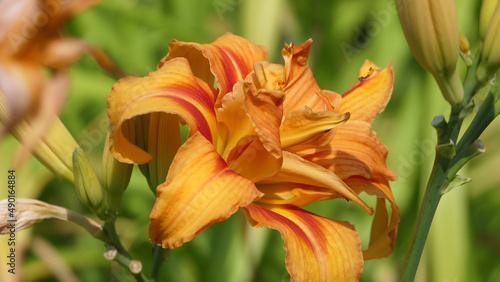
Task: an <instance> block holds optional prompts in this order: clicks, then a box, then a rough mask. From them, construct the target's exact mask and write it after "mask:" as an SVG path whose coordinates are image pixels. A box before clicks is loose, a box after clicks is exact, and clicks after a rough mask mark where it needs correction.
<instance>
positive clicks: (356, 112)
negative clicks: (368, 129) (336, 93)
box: [339, 60, 394, 123]
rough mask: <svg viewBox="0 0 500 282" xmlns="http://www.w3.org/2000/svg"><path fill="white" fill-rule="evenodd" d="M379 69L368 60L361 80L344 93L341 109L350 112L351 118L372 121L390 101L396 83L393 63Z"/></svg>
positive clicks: (362, 69) (361, 73) (361, 71)
mask: <svg viewBox="0 0 500 282" xmlns="http://www.w3.org/2000/svg"><path fill="white" fill-rule="evenodd" d="M379 69H380V68H379V67H378V66H377V65H375V64H374V63H372V62H370V61H368V60H366V61H365V63H364V64H363V66H362V67H361V69H360V71H359V82H358V83H357V84H356V85H354V86H353V87H352V88H351V89H349V90H348V91H347V92H345V93H344V94H342V104H341V105H340V110H339V111H340V112H350V113H351V120H363V121H366V122H369V123H371V122H372V121H373V120H374V119H375V115H376V114H377V113H380V112H382V111H383V110H384V109H385V106H386V105H387V103H388V102H389V98H390V97H391V94H392V87H393V83H394V71H393V70H392V64H389V65H388V66H387V67H386V68H384V69H383V70H381V71H379Z"/></svg>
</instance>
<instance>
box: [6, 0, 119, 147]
mask: <svg viewBox="0 0 500 282" xmlns="http://www.w3.org/2000/svg"><path fill="white" fill-rule="evenodd" d="M99 1H100V0H90V1H78V0H65V1H61V0H19V1H3V2H2V3H0V93H2V95H4V97H5V100H4V102H5V104H6V105H5V108H6V109H7V116H8V119H6V120H1V122H2V123H3V124H4V126H3V127H2V128H1V129H0V137H2V136H3V135H4V134H5V133H6V132H7V131H9V130H11V129H12V128H13V127H14V126H15V125H17V124H18V123H19V122H20V121H21V120H23V119H24V120H27V121H29V124H30V127H31V128H32V131H33V132H31V134H30V135H31V137H32V138H30V139H29V140H23V141H22V142H23V144H24V145H25V147H26V151H29V150H30V149H31V148H32V147H33V146H34V145H35V143H36V141H38V139H39V138H38V137H40V136H41V135H42V134H43V132H44V131H45V130H46V129H47V127H48V126H49V125H50V124H51V122H52V120H53V118H54V114H57V113H58V112H59V109H60V107H61V105H62V103H63V101H64V100H65V97H66V93H67V91H68V90H69V74H68V72H67V70H68V69H69V67H70V66H71V65H72V64H73V63H74V62H76V60H78V59H79V58H80V57H81V56H82V55H83V54H84V53H89V54H90V55H92V56H93V57H94V59H95V60H96V61H97V62H98V63H99V64H100V65H101V66H102V67H103V68H104V69H106V70H108V71H110V72H112V73H115V74H118V73H119V71H118V70H117V69H116V68H115V66H114V65H113V63H112V62H111V60H110V59H109V58H108V56H107V55H106V54H105V53H104V52H103V51H101V50H99V49H97V48H95V47H93V46H90V45H89V44H87V43H86V42H83V41H82V40H79V39H75V38H70V37H64V36H62V32H61V28H62V26H63V24H64V23H65V22H66V21H67V20H68V19H69V18H70V17H72V16H74V15H75V14H78V13H80V12H82V11H83V10H85V9H88V8H89V7H91V6H93V5H94V4H96V3H97V2H99ZM25 155H26V154H25Z"/></svg>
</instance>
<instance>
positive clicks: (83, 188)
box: [73, 148, 104, 219]
mask: <svg viewBox="0 0 500 282" xmlns="http://www.w3.org/2000/svg"><path fill="white" fill-rule="evenodd" d="M73 172H74V176H75V188H76V193H77V194H78V198H80V201H81V202H82V203H83V204H84V205H85V206H86V207H88V208H89V209H90V210H92V212H93V213H94V214H96V215H97V216H98V217H99V218H101V219H104V212H103V208H102V206H101V203H102V200H103V194H104V193H103V189H102V187H101V183H100V182H99V179H98V178H97V175H96V173H95V171H94V169H93V168H92V166H91V165H90V162H89V160H88V159H87V156H86V155H85V152H84V151H83V150H82V149H81V148H76V149H75V151H74V152H73Z"/></svg>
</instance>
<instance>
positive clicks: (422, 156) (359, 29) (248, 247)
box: [0, 0, 500, 282]
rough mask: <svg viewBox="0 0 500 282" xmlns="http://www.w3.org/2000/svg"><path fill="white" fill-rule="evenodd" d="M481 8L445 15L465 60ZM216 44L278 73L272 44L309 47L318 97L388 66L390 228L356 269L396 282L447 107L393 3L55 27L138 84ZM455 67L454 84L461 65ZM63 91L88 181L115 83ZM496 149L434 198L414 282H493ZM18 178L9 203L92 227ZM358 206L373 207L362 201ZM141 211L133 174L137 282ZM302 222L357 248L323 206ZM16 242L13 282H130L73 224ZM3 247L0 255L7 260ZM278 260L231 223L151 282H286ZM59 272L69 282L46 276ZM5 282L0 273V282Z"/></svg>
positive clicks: (131, 227)
mask: <svg viewBox="0 0 500 282" xmlns="http://www.w3.org/2000/svg"><path fill="white" fill-rule="evenodd" d="M480 3H481V2H480V1H459V2H457V3H456V4H457V13H458V21H459V26H460V30H461V31H462V32H463V33H464V34H465V35H466V36H467V38H468V39H469V41H470V44H471V51H472V52H473V53H474V52H475V51H476V50H477V45H478V39H477V32H476V30H477V22H478V14H479V8H480ZM228 31H229V32H233V33H235V34H237V35H241V36H243V37H246V38H248V39H250V40H252V41H253V42H256V43H258V44H262V45H264V46H266V47H267V49H268V52H269V60H270V61H272V62H276V63H281V62H282V61H281V57H280V51H281V48H282V44H283V42H285V41H286V42H294V43H295V44H299V43H301V42H303V41H305V40H307V39H308V38H312V39H313V40H314V42H313V46H312V50H311V56H310V59H309V65H310V66H311V68H312V70H313V72H314V75H315V77H316V79H317V81H318V84H319V85H320V87H321V88H323V89H329V90H333V91H336V92H338V93H342V92H344V91H346V90H347V89H349V88H350V87H351V86H352V85H354V84H355V83H356V81H357V74H358V69H359V67H360V66H361V65H362V63H363V61H364V60H365V59H370V60H372V61H374V62H375V63H376V64H378V65H379V66H381V67H384V66H386V65H387V64H389V63H391V62H392V64H393V66H394V72H395V84H394V92H393V96H392V99H391V101H390V102H389V104H388V106H387V108H386V110H385V112H383V113H382V114H380V115H379V116H378V117H377V119H376V120H375V123H374V125H373V126H374V129H375V130H376V132H377V133H378V136H379V138H380V139H381V140H382V141H383V142H384V143H385V144H386V145H387V147H388V148H389V152H390V153H389V156H388V165H389V167H390V168H391V169H392V170H393V171H394V172H395V173H396V174H397V175H398V176H399V180H398V181H396V182H394V183H392V186H391V187H392V190H393V193H394V195H395V198H396V200H397V203H398V205H399V207H400V216H401V223H400V227H399V233H398V237H397V241H396V245H395V248H394V252H393V253H392V254H391V255H390V256H389V257H387V258H384V259H380V260H373V261H367V262H366V263H365V267H364V272H363V274H362V276H361V281H397V280H398V278H399V273H400V270H401V267H402V263H403V259H404V255H405V252H406V249H407V246H408V243H409V239H410V235H411V232H412V228H413V224H414V221H415V218H416V213H417V211H418V207H419V199H420V198H421V196H422V194H423V189H424V188H425V183H426V182H427V178H428V174H429V171H430V169H431V166H432V162H433V156H434V152H433V147H434V144H435V142H436V140H435V139H436V138H435V132H434V130H433V128H432V127H431V126H430V121H431V120H432V118H433V117H434V116H435V115H439V114H444V115H445V116H447V115H448V114H449V106H448V105H447V104H446V102H445V101H444V99H443V98H442V97H441V95H440V94H439V90H438V88H437V86H436V84H435V82H434V81H433V80H432V77H431V76H430V75H429V74H427V73H425V72H424V71H423V70H422V69H421V68H420V66H419V65H418V64H417V63H416V61H415V60H414V59H413V58H412V56H411V54H410V51H409V48H408V46H407V45H406V42H405V39H404V36H403V33H402V31H401V28H400V26H399V19H398V17H397V13H396V8H395V5H394V3H393V1H392V0H372V1H367V0H338V1H325V0H318V1H299V0H294V1H292V0H290V1H286V0H271V1H264V0H214V1H204V0H189V1H186V0H172V1H153V0H104V1H103V2H102V3H100V4H98V5H97V6H95V7H94V8H92V9H90V10H88V11H86V12H84V13H82V14H80V15H77V16H76V17H75V18H73V19H72V20H71V21H70V22H68V24H67V25H66V26H65V32H66V33H67V34H68V35H71V36H74V37H79V38H82V39H84V40H86V41H87V42H90V43H92V44H93V45H95V46H97V47H100V48H102V49H103V50H104V51H106V52H107V53H108V54H109V55H110V56H111V57H112V58H113V60H114V61H115V62H116V63H117V64H118V66H119V67H120V68H121V69H122V70H123V71H124V72H126V73H129V74H132V75H136V76H144V75H147V74H148V72H150V71H153V70H155V69H156V64H157V63H158V61H159V60H160V59H161V58H162V57H163V56H165V55H166V53H167V51H168V43H169V42H170V40H171V39H174V38H176V39H179V40H181V41H196V42H201V43H209V42H212V41H213V40H215V39H216V38H217V37H219V36H220V35H222V34H223V33H225V32H228ZM459 68H460V71H461V74H462V77H463V75H464V74H465V67H464V64H463V62H461V61H460V62H459ZM71 79H72V86H71V91H70V93H69V96H68V100H67V103H66V106H65V107H64V109H63V112H62V114H61V119H62V121H63V122H64V123H65V124H66V126H67V127H68V129H69V130H70V132H71V133H72V134H73V136H75V138H76V139H77V140H78V141H79V142H80V144H81V146H82V147H84V149H85V150H87V152H88V154H89V157H90V158H91V161H92V162H93V165H94V167H95V169H96V171H100V162H101V161H100V159H101V154H102V148H103V140H104V137H105V131H104V130H105V129H106V125H105V120H106V96H107V94H108V93H109V91H110V89H111V86H112V85H113V84H114V83H115V82H116V79H115V78H113V77H111V76H110V75H109V74H107V73H106V72H104V71H102V70H101V69H100V68H99V66H98V65H97V63H96V62H95V61H94V60H93V59H92V58H90V57H89V56H85V57H83V58H82V59H81V60H79V61H78V63H77V64H76V65H75V66H74V67H72V68H71ZM103 124H104V126H103ZM499 137H500V121H498V120H497V121H495V122H493V123H492V124H491V125H490V127H489V128H488V130H486V132H485V133H484V134H483V136H482V138H481V139H482V141H483V142H484V144H485V146H486V148H487V153H485V154H484V155H482V156H479V157H478V158H476V159H474V160H473V161H472V162H471V163H470V164H469V165H468V166H466V167H465V168H464V169H463V171H462V172H461V174H462V175H464V176H467V177H472V179H473V181H472V182H471V183H469V184H467V185H465V186H463V187H459V188H457V189H455V190H452V191H451V192H450V193H449V194H446V196H445V197H444V198H443V200H442V202H441V205H440V207H439V208H438V211H437V214H436V217H435V221H434V222H433V227H432V230H431V233H430V237H429V240H428V243H427V246H426V250H425V253H424V256H423V260H422V261H421V265H420V268H419V272H418V275H417V281H443V282H444V281H453V282H454V281H500V212H498V211H499V210H500V188H499V187H500V173H498V172H497V170H498V165H499V164H500V142H498V141H499V140H500V139H499ZM17 146H18V143H17V141H15V140H14V139H13V138H7V139H5V140H4V141H3V142H2V144H1V148H0V149H1V155H2V160H1V163H2V169H1V171H0V176H1V179H7V178H6V175H7V172H6V171H7V168H8V167H10V165H11V163H12V156H13V151H15V148H17ZM17 173H18V176H17V183H18V184H17V186H18V188H17V189H18V193H19V195H18V196H19V197H28V198H39V199H41V200H43V201H46V202H48V203H51V204H55V205H60V206H64V207H67V208H70V209H72V210H75V211H77V212H80V213H83V214H86V215H89V216H91V215H90V211H89V210H87V209H86V208H85V207H83V206H82V205H81V204H80V202H79V200H78V198H77V196H76V193H75V191H74V188H73V187H72V186H71V185H70V184H69V183H67V182H65V181H63V180H61V179H58V178H56V177H54V176H53V175H52V174H51V173H50V172H48V171H47V170H46V169H45V168H43V167H42V166H41V165H40V164H39V163H38V162H37V161H36V160H35V159H31V160H30V161H29V162H28V163H27V165H26V166H25V167H24V168H23V169H22V170H18V172H17ZM1 193H4V191H2V192H1ZM0 195H2V198H4V197H5V195H3V194H0ZM364 198H365V199H367V201H368V202H369V203H373V199H370V198H369V197H364ZM153 203H154V197H153V194H152V193H151V192H150V190H149V189H148V187H147V183H146V180H145V179H144V178H143V177H142V175H141V174H140V173H139V170H138V169H135V171H134V175H133V177H132V181H131V184H130V186H129V188H128V190H127V191H126V192H125V195H124V200H123V203H122V211H121V214H120V218H119V219H118V222H117V229H118V232H119V233H120V235H121V237H122V240H123V243H124V245H125V246H126V247H128V248H129V250H130V251H131V253H132V255H133V256H134V257H136V258H138V259H140V260H142V261H143V264H144V269H145V270H146V273H148V271H149V268H150V266H149V262H150V261H151V248H152V245H151V244H150V243H149V241H148V238H147V230H148V224H149V220H148V217H149V213H150V210H151V207H152V205H153ZM307 209H309V210H312V211H314V212H317V213H318V214H320V215H323V216H327V217H331V218H335V219H341V220H348V221H350V222H351V223H353V224H354V225H355V226H356V228H357V230H358V232H359V233H360V237H361V240H362V244H363V246H365V247H366V246H367V244H368V241H369V231H370V226H371V220H372V218H371V217H370V216H368V215H367V214H366V213H364V212H363V210H362V209H359V208H358V207H357V206H356V205H354V204H352V203H346V202H345V201H341V200H331V201H324V202H320V203H316V204H314V205H311V206H308V207H307ZM19 238H20V240H22V242H24V245H25V249H26V253H25V256H24V258H23V262H22V267H21V268H20V270H21V271H22V273H23V277H24V279H23V280H24V281H58V279H63V280H65V281H71V280H67V279H71V277H73V278H74V279H76V281H77V280H80V281H132V280H133V277H132V276H130V275H129V274H128V273H127V271H125V270H124V269H122V268H121V267H120V266H118V265H117V264H116V263H114V262H109V261H107V260H105V259H104V257H103V252H104V251H105V247H104V245H103V244H102V243H101V242H100V241H97V240H95V239H93V238H92V237H91V236H90V235H89V234H87V233H85V232H84V230H83V229H81V228H79V227H77V226H76V225H73V224H71V223H67V222H61V221H57V220H45V221H43V222H41V223H38V224H36V225H35V226H34V227H32V228H31V229H30V230H26V231H22V232H20V233H19ZM0 240H3V238H0ZM1 243H2V244H1V246H0V248H5V245H6V244H4V242H3V241H2V242H1ZM57 257H60V258H62V260H61V263H56V266H55V267H53V269H52V268H51V267H48V264H47V261H57V259H56V258H57ZM284 257H285V251H284V250H283V240H282V239H281V237H280V234H279V233H278V232H277V231H274V230H268V229H267V228H263V229H255V228H251V227H250V225H248V224H247V223H246V222H245V220H244V218H243V216H242V214H240V213H236V214H235V215H233V216H232V217H231V218H230V219H229V220H227V221H224V222H221V223H216V224H214V225H213V226H211V227H209V228H208V229H207V230H205V231H204V232H202V233H201V234H200V235H199V236H197V237H196V238H195V239H194V240H192V241H191V242H189V243H186V244H185V245H183V246H182V247H180V248H178V249H174V250H172V251H171V253H170V256H169V259H168V261H167V262H166V264H165V265H164V267H163V269H162V277H163V281H179V282H184V281H279V280H281V279H284V280H285V281H288V280H289V278H290V277H289V275H288V273H287V272H286V269H285V260H284ZM2 261H3V258H2ZM1 267H4V266H3V263H2V266H1ZM65 269H67V270H69V274H61V273H57V274H55V273H56V272H61V271H62V270H65ZM5 273H6V271H4V270H3V269H2V273H1V275H5ZM57 275H66V276H57ZM0 277H2V276H0ZM4 277H5V276H4ZM58 277H59V278H58ZM61 277H64V278H61ZM6 278H8V277H6Z"/></svg>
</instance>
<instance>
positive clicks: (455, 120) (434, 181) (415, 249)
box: [401, 58, 489, 282]
mask: <svg viewBox="0 0 500 282" xmlns="http://www.w3.org/2000/svg"><path fill="white" fill-rule="evenodd" d="M478 62H479V60H478V58H476V61H475V64H474V65H473V66H472V67H471V68H469V70H468V72H467V75H466V78H465V81H464V100H463V102H462V103H460V104H458V105H454V106H452V108H451V113H450V118H449V122H448V123H447V124H446V123H445V122H444V121H443V120H441V119H442V118H439V119H435V121H434V122H435V124H433V126H434V127H436V129H437V130H438V146H439V145H445V144H448V143H450V146H453V145H454V144H457V140H458V136H459V133H460V128H461V127H462V122H463V119H464V118H465V117H466V115H467V114H468V112H466V111H467V107H468V106H469V103H470V101H471V99H472V97H473V96H474V94H475V93H476V92H477V90H478V89H479V88H480V87H481V84H480V83H479V82H478V81H477V79H476V77H475V69H476V67H477V63H478ZM464 109H465V110H464ZM488 123H489V122H488ZM445 126H446V130H444V127H445ZM484 128H485V127H484ZM484 128H482V129H481V132H482V130H484ZM469 129H470V127H469ZM475 135H477V134H470V136H469V135H467V134H466V135H465V136H464V137H465V138H464V137H462V140H460V142H459V144H460V145H462V143H465V144H467V145H468V144H472V142H474V141H475V139H473V140H468V139H469V138H472V137H473V136H475ZM476 138H477V137H476ZM464 139H465V140H464ZM460 145H459V146H458V150H456V154H457V155H460V156H462V155H463V153H461V150H460V149H463V148H465V147H467V146H465V147H461V146H460ZM445 146H446V145H445ZM436 149H437V150H436V158H435V161H434V166H433V168H432V172H431V176H430V177H429V181H428V182H427V188H426V190H425V194H424V198H423V199H422V203H421V206H420V210H419V212H418V215H417V221H416V222H415V227H414V228H413V234H412V237H411V239H410V246H409V248H408V251H407V253H406V258H405V262H404V265H403V270H402V275H401V281H404V282H406V281H413V280H414V279H415V274H416V272H417V269H418V264H419V262H420V258H421V256H422V251H423V250H424V246H425V241H426V240H427V235H428V233H429V230H430V227H431V223H432V220H433V218H434V214H435V213H436V209H437V207H438V205H439V201H440V199H441V196H442V191H443V189H445V188H446V187H447V186H448V185H449V184H450V183H451V181H452V180H453V179H454V177H455V174H456V172H458V169H460V167H458V166H453V164H456V160H455V158H453V156H452V155H449V154H443V153H442V152H440V151H439V150H438V147H436ZM451 149H453V147H452V148H451ZM452 158H453V162H452ZM463 164H465V163H463ZM463 164H462V163H461V165H463ZM450 167H452V172H453V173H452V175H451V173H450Z"/></svg>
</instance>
